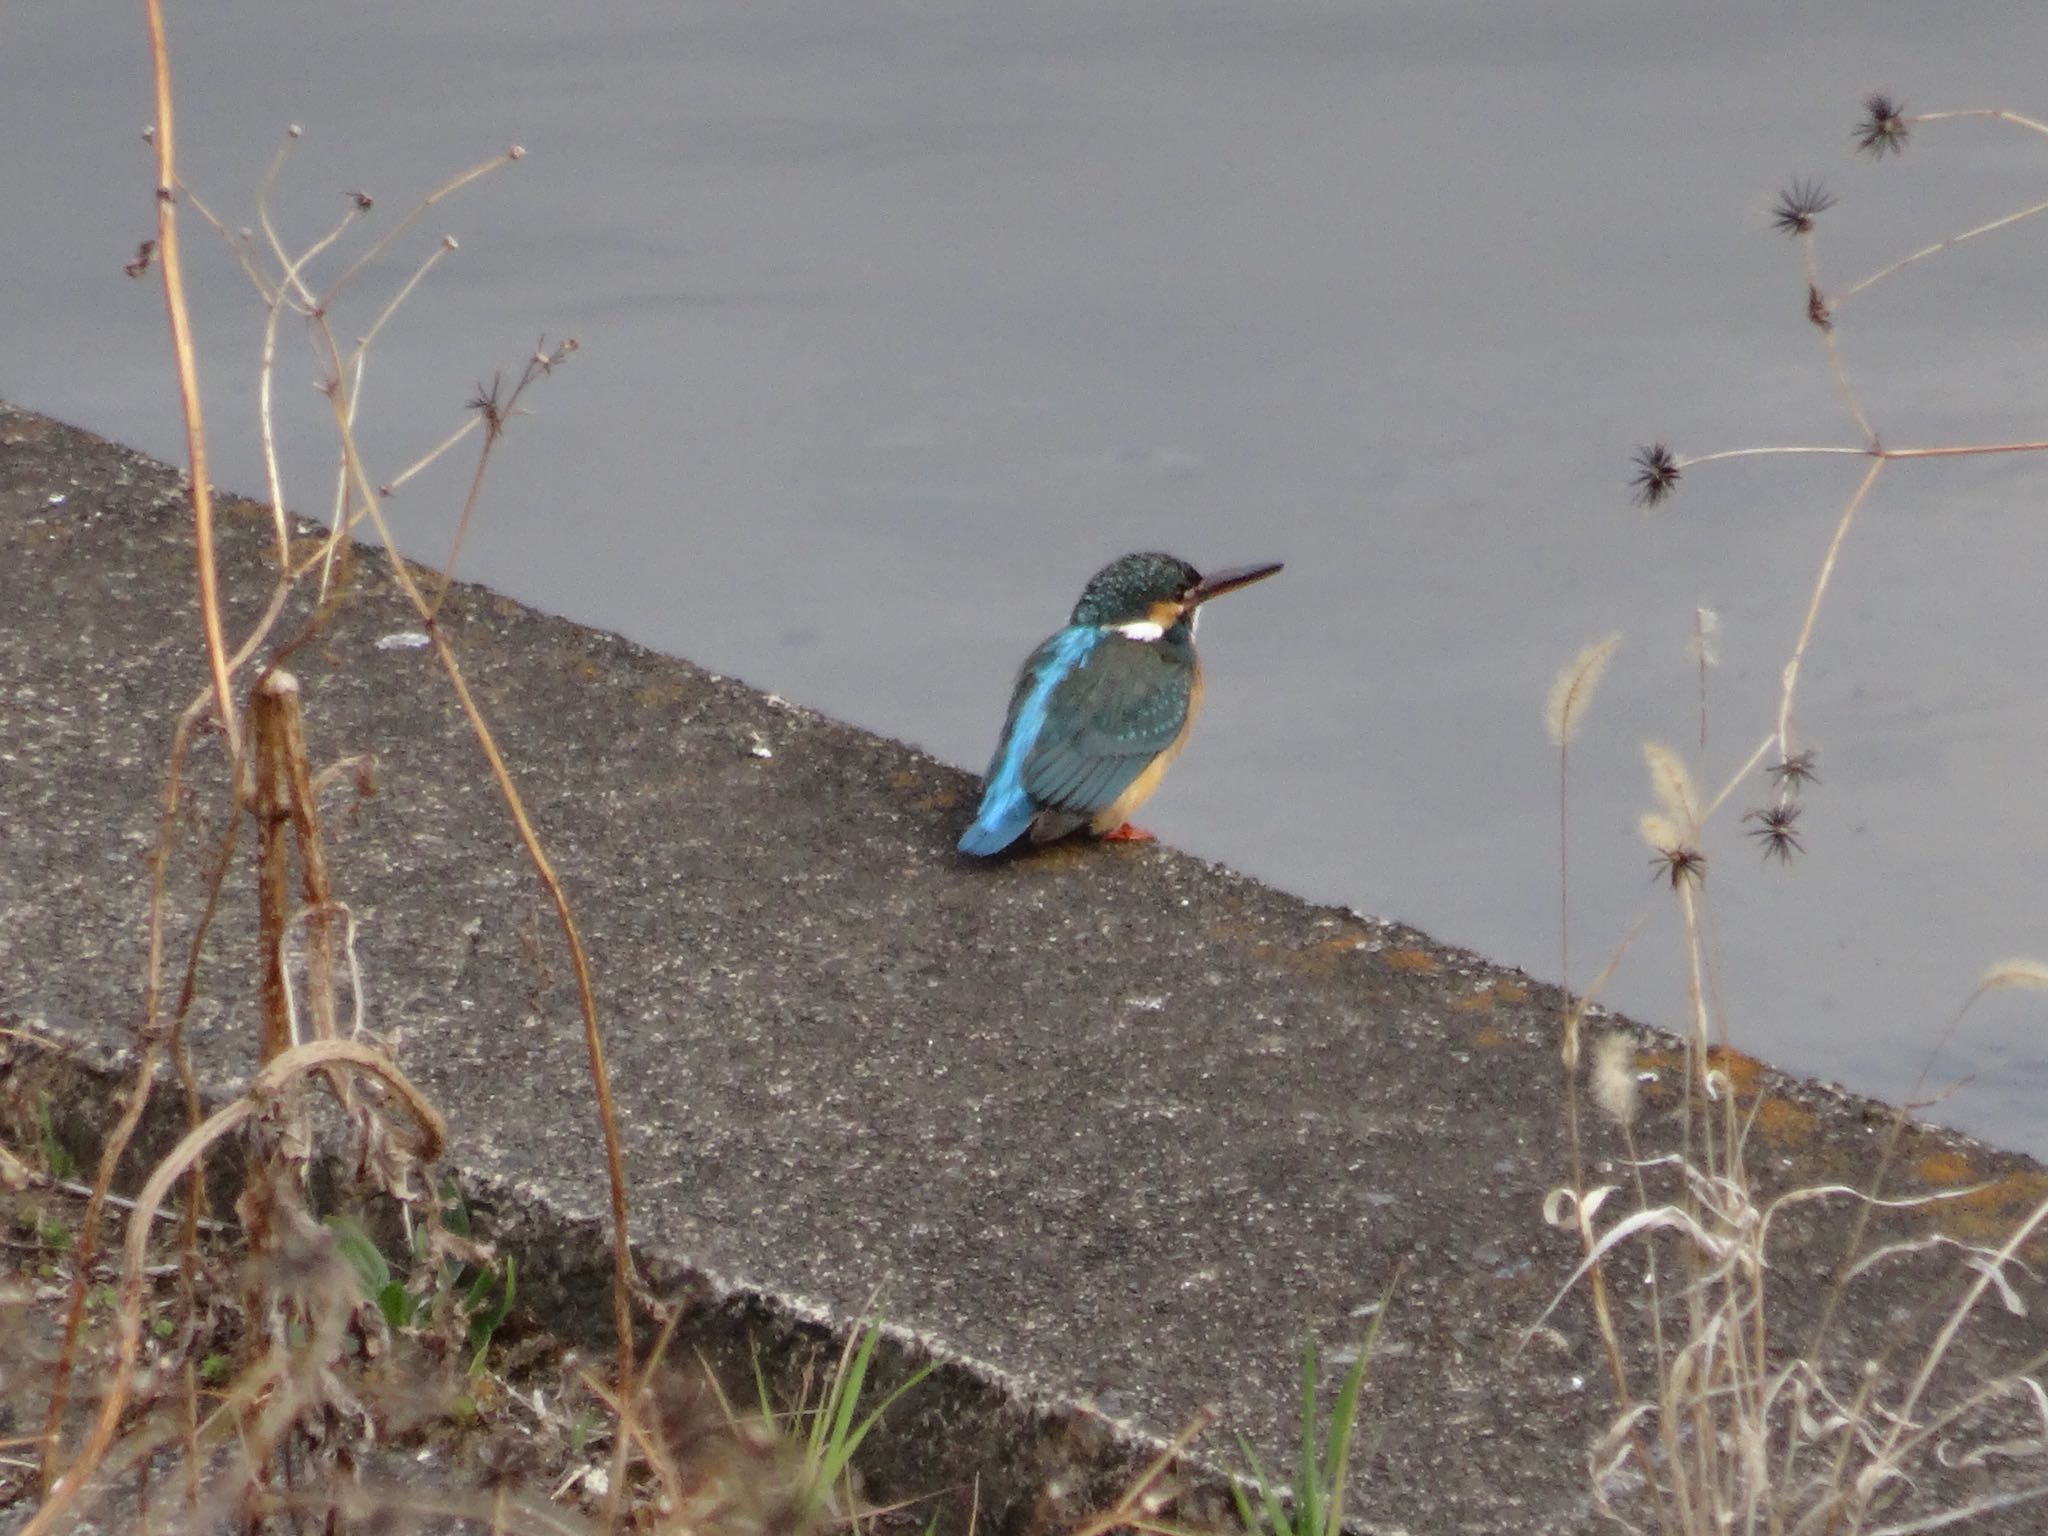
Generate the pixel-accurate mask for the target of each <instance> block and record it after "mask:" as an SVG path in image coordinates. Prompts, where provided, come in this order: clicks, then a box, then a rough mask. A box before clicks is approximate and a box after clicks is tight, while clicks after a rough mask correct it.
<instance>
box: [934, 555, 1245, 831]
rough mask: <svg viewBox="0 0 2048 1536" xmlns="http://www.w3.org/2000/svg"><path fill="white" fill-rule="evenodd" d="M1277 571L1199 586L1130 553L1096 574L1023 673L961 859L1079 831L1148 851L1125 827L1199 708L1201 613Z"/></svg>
mask: <svg viewBox="0 0 2048 1536" xmlns="http://www.w3.org/2000/svg"><path fill="white" fill-rule="evenodd" d="M1279 569H1280V564H1279V562H1278V561H1270V562H1267V563H1265V564H1262V565H1241V566H1233V567H1232V568H1231V569H1229V570H1227V571H1219V572H1217V573H1216V574H1215V575H1213V576H1204V575H1203V574H1202V573H1201V572H1200V571H1198V570H1196V569H1195V568H1194V567H1193V566H1192V565H1189V564H1188V563H1187V561H1185V560H1179V559H1176V558H1175V557H1174V556H1172V555H1162V554H1156V553H1154V554H1137V555H1125V556H1124V557H1123V558H1122V559H1119V560H1112V561H1111V562H1110V563H1109V564H1108V565H1105V566H1104V567H1103V568H1102V569H1101V570H1099V571H1097V572H1096V573H1095V574H1094V575H1093V576H1092V577H1090V578H1089V580H1088V585H1087V586H1086V587H1084V588H1082V590H1081V600H1080V601H1079V602H1077V603H1076V604H1074V612H1073V616H1072V617H1071V618H1069V619H1068V620H1067V626H1066V628H1064V629H1062V630H1061V631H1060V632H1059V633H1058V634H1056V635H1053V636H1052V637H1051V638H1050V639H1048V640H1047V641H1046V642H1045V643H1044V644H1043V645H1041V646H1039V648H1038V649H1037V650H1035V651H1033V652H1032V653H1031V655H1030V657H1029V658H1028V659H1027V660H1026V661H1025V663H1024V667H1023V670H1022V671H1020V672H1019V673H1018V674H1017V686H1016V688H1015V690H1014V691H1013V692H1012V693H1011V695H1010V713H1009V717H1008V718H1007V719H1006V720H1004V722H1003V735H1002V739H1001V740H1000V741H999V742H997V743H996V752H995V756H994V757H993V758H992V759H990V761H989V765H988V775H987V779H986V785H985V788H984V789H983V791H982V797H981V810H980V812H979V813H978V814H977V815H976V816H975V818H974V825H973V826H971V827H969V828H968V829H967V831H966V832H965V833H964V834H963V835H962V836H961V838H960V851H961V852H962V853H970V854H973V855H975V856H976V857H979V858H987V857H989V856H990V855H992V854H997V853H1001V852H1002V851H1003V850H1004V849H1005V848H1008V847H1009V846H1010V845H1011V844H1012V843H1014V842H1016V841H1017V840H1018V839H1019V838H1020V837H1024V836H1026V835H1028V836H1029V837H1030V839H1031V841H1032V842H1033V843H1049V842H1052V841H1053V840H1054V839H1056V838H1061V837H1065V836H1066V835H1067V834H1069V833H1070V832H1078V831H1080V830H1082V829H1083V828H1085V829H1087V831H1089V832H1090V833H1092V834H1093V835H1094V836H1096V837H1099V838H1103V839H1106V840H1110V841H1120V842H1146V841H1149V840H1150V839H1151V836H1152V834H1151V833H1149V832H1144V831H1140V830H1139V829H1138V828H1136V827H1133V826H1131V825H1130V821H1129V818H1130V815H1131V813H1132V812H1133V811H1135V810H1136V809H1137V808H1138V806H1139V804H1140V803H1141V802H1143V801H1144V800H1145V799H1146V798H1147V797H1148V796H1149V795H1150V794H1151V793H1152V791H1153V790H1155V789H1157V788H1158V787H1159V781H1160V779H1161V778H1163V777H1164V776H1165V774H1166V769H1167V765H1168V764H1170V763H1171V762H1172V761H1173V760H1174V758H1175V757H1176V756H1177V755H1178V754H1179V752H1180V749H1181V747H1182V746H1184V745H1185V744H1186V742H1187V739H1188V731H1189V729H1190V728H1191V727H1192V726H1193V725H1194V723H1195V713H1196V711H1198V710H1199V709H1200V708H1201V706H1202V664H1201V662H1200V661H1199V660H1198V659H1197V658H1196V656H1195V621H1196V619H1197V618H1198V617H1199V616H1200V611H1201V606H1202V604H1204V603H1206V602H1207V601H1208V600H1209V599H1210V598H1212V597H1220V596H1222V595H1223V594H1224V593H1225V592H1235V591H1236V590H1237V589H1238V588H1239V587H1245V586H1250V585H1251V584H1252V583H1253V582H1255V581H1263V580H1264V579H1265V578H1266V577H1268V576H1271V575H1272V574H1273V573H1274V572H1275V571H1277V570H1279Z"/></svg>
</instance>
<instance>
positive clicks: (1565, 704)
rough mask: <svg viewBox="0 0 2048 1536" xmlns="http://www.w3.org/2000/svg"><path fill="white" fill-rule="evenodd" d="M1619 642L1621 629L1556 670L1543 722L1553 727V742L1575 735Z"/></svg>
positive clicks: (1560, 743) (1564, 740)
mask: <svg viewBox="0 0 2048 1536" xmlns="http://www.w3.org/2000/svg"><path fill="white" fill-rule="evenodd" d="M1620 644H1621V633H1620V631H1619V630H1617V631H1616V632H1615V633H1613V634H1611V635H1609V636H1608V637H1607V638H1606V639H1604V640H1595V641H1594V642H1593V643H1592V644H1591V645H1588V646H1586V647H1585V648H1584V649H1582V650H1581V651H1580V652H1579V654H1578V655H1576V656H1574V657H1573V658H1572V659H1571V662H1570V663H1569V664H1568V665H1567V666H1566V667H1565V669H1564V670H1563V671H1562V672H1560V673H1558V674H1557V680H1556V681H1555V682H1553V683H1552V684H1551V685H1550V703H1549V705H1548V706H1547V707H1546V708H1545V710H1544V712H1543V719H1544V724H1545V725H1547V726H1548V727H1549V729H1550V739H1551V741H1552V743H1553V744H1555V745H1557V746H1560V747H1561V746H1563V745H1564V744H1565V743H1566V742H1568V741H1570V740H1571V739H1572V733H1573V732H1575V731H1576V730H1578V728H1579V717H1580V716H1582V715H1583V714H1585V712H1586V707H1587V706H1588V705H1589V704H1591V703H1592V702H1593V690H1594V689H1595V688H1596V687H1598V686H1599V684H1600V674H1601V673H1602V672H1604V671H1606V670H1607V663H1608V661H1609V659H1610V658H1612V656H1613V655H1614V648H1615V647H1616V646H1618V645H1620Z"/></svg>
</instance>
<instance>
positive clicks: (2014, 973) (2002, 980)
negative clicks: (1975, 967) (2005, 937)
mask: <svg viewBox="0 0 2048 1536" xmlns="http://www.w3.org/2000/svg"><path fill="white" fill-rule="evenodd" d="M2007 987H2023V988H2025V989H2027V990H2029V991H2040V990H2042V989H2044V988H2048V965H2043V964H2042V963H2041V962H2040V961H2038V960H2001V961H1999V963H1998V964H1996V965H1994V966H1992V967H1991V969H1990V970H1988V971H1986V972H1985V973H1984V975H1983V978H1982V979H1981V980H1980V981H1979V982H1978V983H1977V990H1978V991H1979V992H1998V991H2002V990H2004V989H2005V988H2007Z"/></svg>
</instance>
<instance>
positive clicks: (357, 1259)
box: [324, 1216, 391, 1306]
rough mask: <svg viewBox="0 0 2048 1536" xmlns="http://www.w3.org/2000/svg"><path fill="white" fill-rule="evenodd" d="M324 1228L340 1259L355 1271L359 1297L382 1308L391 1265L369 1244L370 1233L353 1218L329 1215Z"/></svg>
mask: <svg viewBox="0 0 2048 1536" xmlns="http://www.w3.org/2000/svg"><path fill="white" fill-rule="evenodd" d="M324 1225H325V1226H326V1228H327V1230H328V1231H330V1232H332V1233H333V1234H334V1242H335V1246H336V1247H338V1248H339V1249H341V1256H342V1257H343V1258H345V1259H347V1260H348V1264H349V1268H351V1269H353V1270H354V1271H355V1272H356V1279H357V1280H358V1281H359V1282H360V1283H361V1285H362V1288H363V1295H364V1296H365V1297H367V1298H368V1299H369V1300H371V1301H375V1302H377V1303H378V1305H379V1306H382V1305H383V1302H382V1300H381V1298H382V1296H383V1294H384V1290H385V1288H386V1287H387V1286H389V1285H390V1284H391V1266H390V1265H389V1264H387V1263H385V1262H384V1255H383V1254H381V1253H379V1252H378V1251H377V1245H376V1244H375V1243H373V1242H371V1241H370V1234H369V1233H367V1232H365V1231H364V1230H363V1226H362V1223H361V1222H359V1221H357V1220H356V1219H355V1218H354V1217H353V1216H330V1217H328V1218H327V1220H326V1222H325V1223H324Z"/></svg>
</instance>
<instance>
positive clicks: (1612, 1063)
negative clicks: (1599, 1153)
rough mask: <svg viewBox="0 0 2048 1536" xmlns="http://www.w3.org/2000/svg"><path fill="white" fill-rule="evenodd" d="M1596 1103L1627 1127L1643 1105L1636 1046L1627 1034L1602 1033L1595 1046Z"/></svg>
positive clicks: (1594, 1099) (1617, 1121) (1609, 1116)
mask: <svg viewBox="0 0 2048 1536" xmlns="http://www.w3.org/2000/svg"><path fill="white" fill-rule="evenodd" d="M1593 1102H1594V1103H1595V1104H1598V1105H1599V1106H1600V1109H1601V1112H1602V1113H1604V1114H1605V1115H1606V1116H1607V1118H1608V1119H1610V1120H1612V1121H1613V1122H1614V1123H1615V1124H1616V1125H1618V1126H1621V1127H1623V1128H1624V1129H1626V1128H1627V1127H1629V1126H1631V1125H1634V1124H1635V1122H1636V1112H1637V1110H1639V1109H1640V1108H1641V1107H1642V1104H1641V1099H1640V1096H1639V1092H1638V1083H1637V1080H1636V1048H1635V1045H1634V1043H1633V1042H1632V1041H1631V1040H1630V1039H1629V1037H1628V1036H1627V1035H1624V1034H1620V1033H1618V1032H1617V1033H1614V1034H1606V1035H1602V1036H1601V1037H1600V1039H1599V1041H1598V1042H1597V1043H1596V1044H1595V1045H1594V1047H1593Z"/></svg>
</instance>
